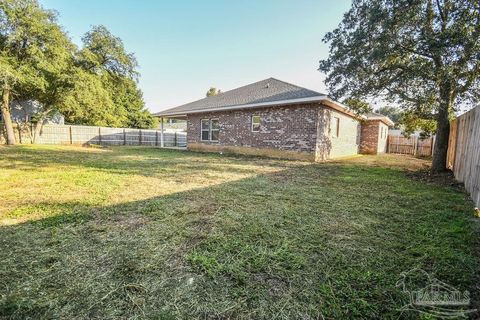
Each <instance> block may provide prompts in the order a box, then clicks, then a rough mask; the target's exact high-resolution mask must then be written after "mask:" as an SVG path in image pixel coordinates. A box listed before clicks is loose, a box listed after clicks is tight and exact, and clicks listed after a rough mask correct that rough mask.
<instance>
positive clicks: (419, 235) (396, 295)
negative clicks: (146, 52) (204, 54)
mask: <svg viewBox="0 0 480 320" xmlns="http://www.w3.org/2000/svg"><path fill="white" fill-rule="evenodd" d="M427 165H428V162H427V161H425V160H419V159H414V158H411V157H405V156H403V157H401V156H392V155H385V156H378V157H374V156H363V157H358V158H354V159H350V160H344V161H338V162H329V163H318V164H312V163H305V162H295V161H284V160H272V159H262V158H254V157H233V156H226V155H218V154H201V153H190V152H182V151H173V150H159V149H152V148H150V149H149V148H141V147H119V148H114V149H112V150H99V149H87V148H74V147H60V146H18V147H0V261H1V263H0V318H2V317H5V318H6V319H9V318H14V319H24V318H29V317H30V318H32V319H38V318H49V319H53V318H65V319H69V318H75V319H79V318H137V319H144V318H147V319H191V318H202V319H212V318H213V319H217V318H218V319H226V318H240V319H252V318H255V319H322V318H325V319H332V318H335V319H345V318H378V319H380V318H382V319H385V318H387V319H388V318H392V319H398V318H413V319H415V318H418V317H420V315H419V313H416V312H402V311H400V310H399V309H401V308H402V306H404V305H405V304H406V303H407V301H408V299H407V296H406V295H405V294H404V293H403V292H402V291H401V290H400V288H399V287H396V286H395V285H396V283H397V281H398V280H399V279H400V274H401V273H402V272H405V271H409V270H411V269H414V268H421V269H423V270H425V271H427V272H428V273H430V274H431V275H433V276H435V277H436V278H437V279H439V280H441V281H444V282H447V283H449V284H450V285H453V286H455V287H457V288H458V289H460V290H462V291H463V290H469V291H470V292H471V294H472V298H473V300H474V301H478V290H479V283H480V282H479V280H480V277H479V273H480V259H479V247H480V246H479V244H480V243H479V242H480V237H479V235H480V232H479V227H478V224H479V223H478V219H476V218H474V216H473V209H472V203H471V202H469V201H468V200H467V197H466V195H465V194H464V193H462V192H461V191H459V190H458V188H455V187H454V186H449V185H435V184H432V183H426V182H422V181H418V180H412V179H411V178H409V175H407V174H406V173H405V170H416V169H419V168H422V167H425V166H427ZM422 281H423V280H422V279H413V280H412V283H411V285H412V286H413V287H414V288H419V286H420V287H421V284H422ZM415 286H416V287H415ZM474 307H475V305H474ZM477 307H478V305H477Z"/></svg>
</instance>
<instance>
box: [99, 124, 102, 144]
mask: <svg viewBox="0 0 480 320" xmlns="http://www.w3.org/2000/svg"><path fill="white" fill-rule="evenodd" d="M98 144H102V129H101V128H100V127H98Z"/></svg>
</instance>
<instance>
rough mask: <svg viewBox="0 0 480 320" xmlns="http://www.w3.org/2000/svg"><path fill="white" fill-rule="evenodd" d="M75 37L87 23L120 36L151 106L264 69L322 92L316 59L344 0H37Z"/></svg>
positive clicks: (251, 77)
mask: <svg viewBox="0 0 480 320" xmlns="http://www.w3.org/2000/svg"><path fill="white" fill-rule="evenodd" d="M40 3H41V4H42V5H43V7H44V8H46V9H54V10H56V11H57V12H58V13H59V23H60V24H61V25H62V26H63V27H64V29H65V31H67V33H68V34H69V36H70V38H71V39H72V40H73V41H74V42H75V43H76V44H78V45H80V44H81V37H82V35H83V34H85V33H86V32H87V31H88V30H90V28H91V27H92V26H94V25H104V26H106V27H107V28H108V29H109V30H110V31H111V32H112V33H113V34H114V35H115V36H118V37H120V38H121V39H122V40H123V43H124V46H125V48H126V50H127V51H128V52H133V53H134V54H135V57H136V58H137V60H138V63H139V66H140V68H139V71H140V74H141V78H140V81H139V86H140V88H141V90H142V91H143V95H144V99H145V102H146V106H147V107H148V109H149V110H150V111H152V112H157V111H160V110H164V109H167V108H171V107H175V106H178V105H181V104H184V103H188V102H191V101H194V100H198V99H201V98H203V97H205V93H206V92H207V90H208V89H209V88H210V87H216V88H218V89H221V90H222V91H227V90H230V89H234V88H237V87H239V86H242V85H246V84H249V83H252V82H256V81H260V80H263V79H266V78H269V77H274V78H278V79H280V80H283V81H287V82H291V83H294V84H297V85H300V86H304V87H306V88H309V89H312V90H316V91H319V92H321V93H328V92H327V91H326V89H325V85H324V83H323V80H324V76H323V75H322V74H321V73H320V72H319V71H317V68H318V61H319V60H320V59H323V58H326V57H327V56H328V44H325V43H323V42H322V38H323V36H324V34H325V33H326V32H328V31H331V30H333V29H334V28H335V27H336V26H337V25H338V24H339V22H340V21H341V19H342V15H343V13H344V12H346V11H347V10H348V9H349V7H350V1H349V0H242V1H240V0H236V1H234V0H223V1H222V0H208V1H207V0H205V1H200V0H196V1H195V0H190V1H186V0H175V1H172V0H171V1H167V0H40Z"/></svg>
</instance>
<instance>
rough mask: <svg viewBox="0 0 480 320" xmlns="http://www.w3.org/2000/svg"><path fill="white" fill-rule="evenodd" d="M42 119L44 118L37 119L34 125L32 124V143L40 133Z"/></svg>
mask: <svg viewBox="0 0 480 320" xmlns="http://www.w3.org/2000/svg"><path fill="white" fill-rule="evenodd" d="M43 121H44V119H43V118H42V119H39V120H38V121H37V122H36V123H35V124H34V125H33V128H34V129H33V134H32V143H33V144H35V143H36V142H37V138H38V137H39V136H40V133H41V132H42V128H43Z"/></svg>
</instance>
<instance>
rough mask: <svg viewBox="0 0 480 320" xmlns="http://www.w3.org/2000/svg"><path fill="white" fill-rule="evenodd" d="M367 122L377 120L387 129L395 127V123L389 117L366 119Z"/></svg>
mask: <svg viewBox="0 0 480 320" xmlns="http://www.w3.org/2000/svg"><path fill="white" fill-rule="evenodd" d="M367 120H379V121H382V122H383V123H385V124H386V125H387V126H389V127H393V126H394V125H395V122H393V121H392V120H391V119H390V118H389V117H387V116H384V117H368V118H367Z"/></svg>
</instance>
